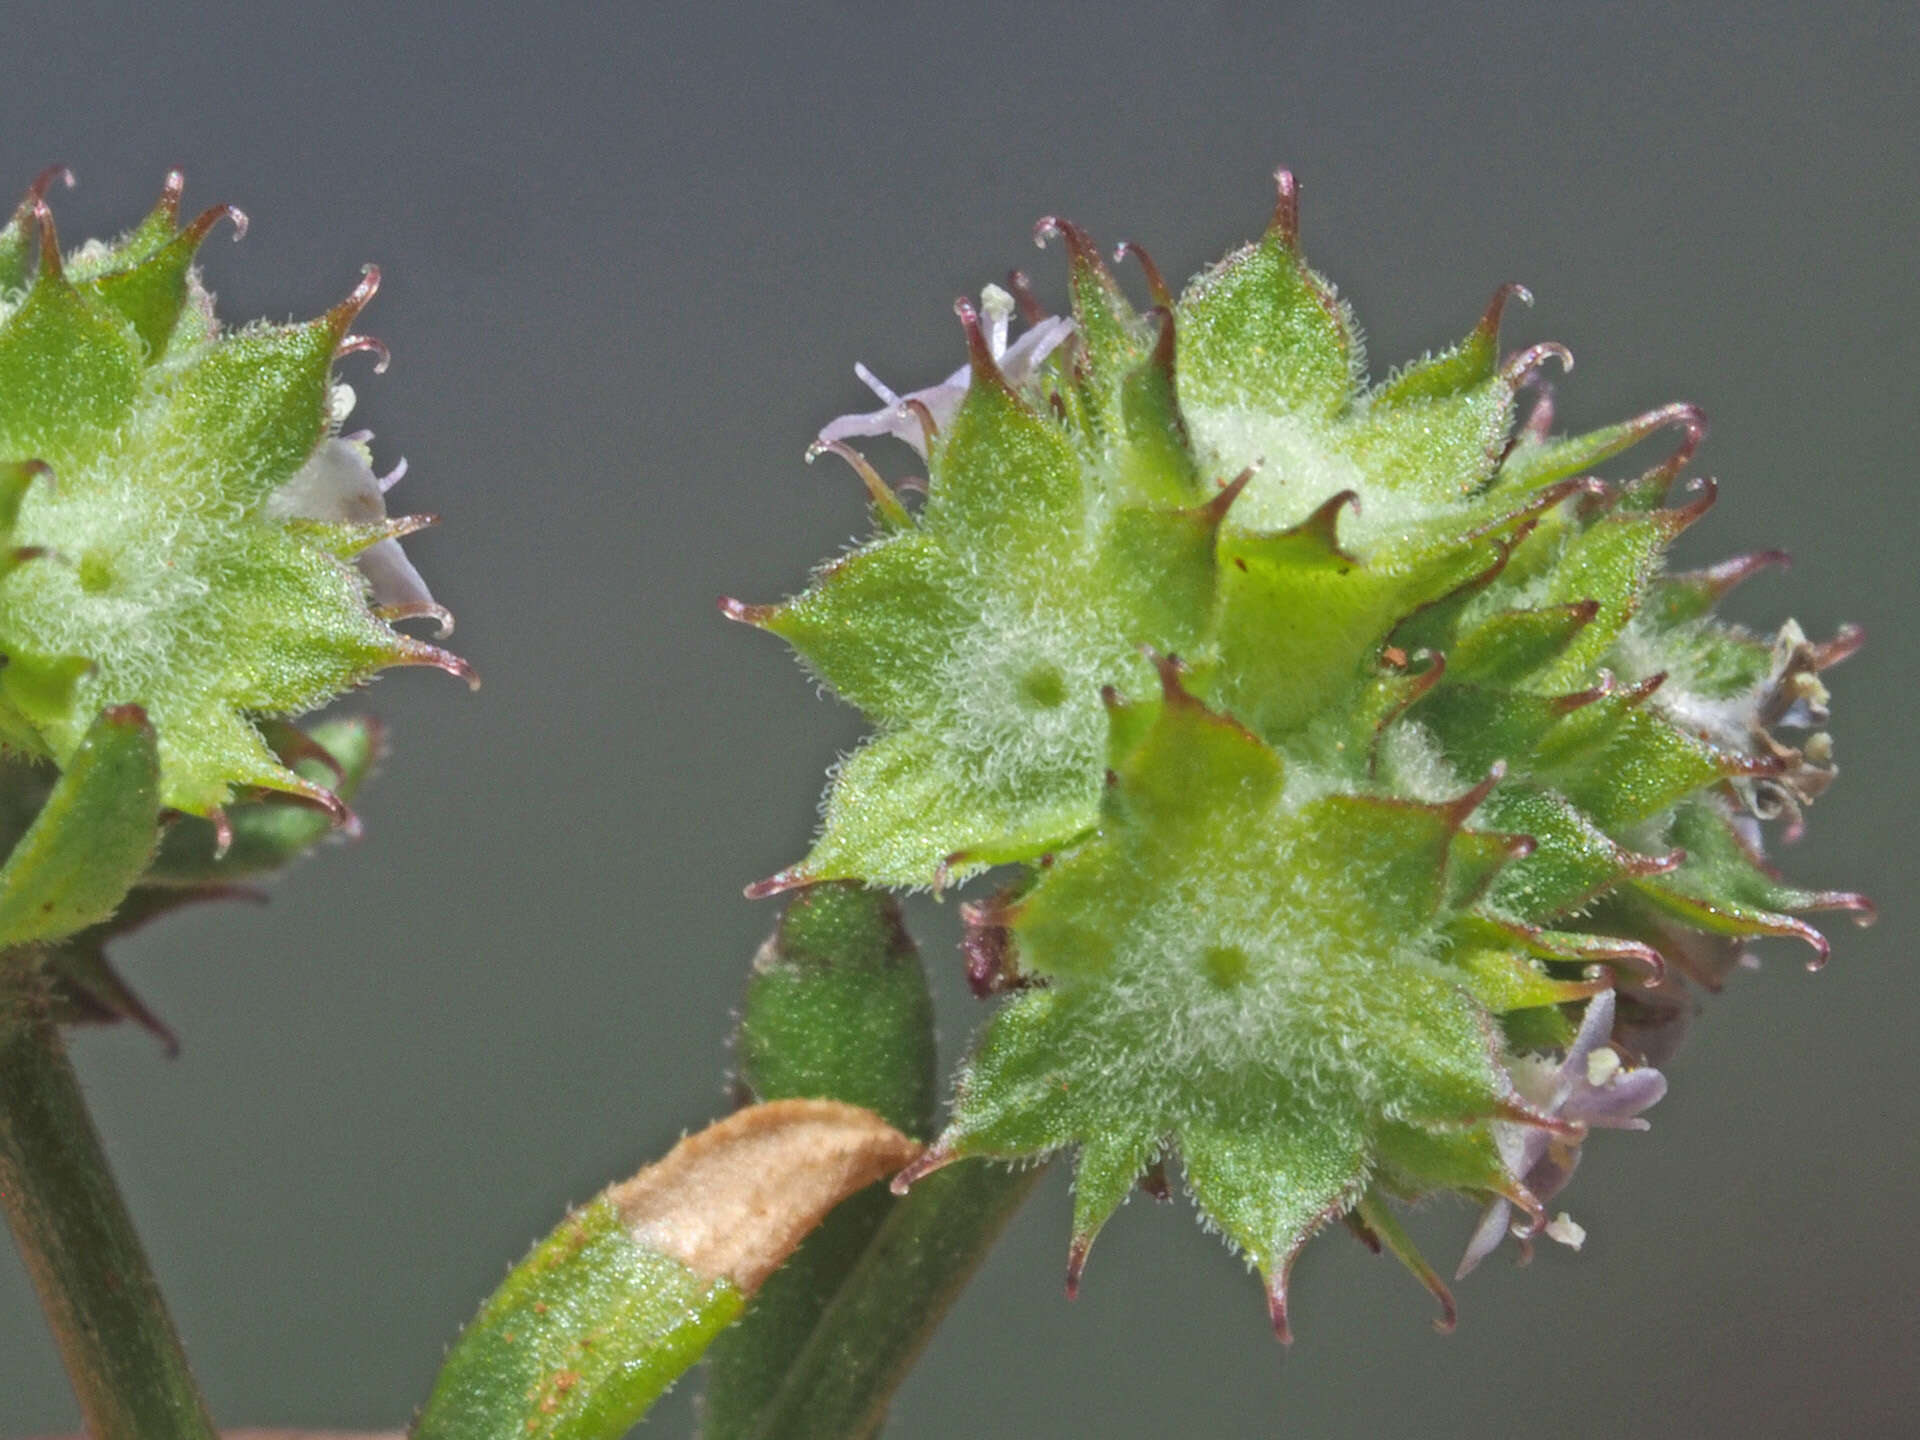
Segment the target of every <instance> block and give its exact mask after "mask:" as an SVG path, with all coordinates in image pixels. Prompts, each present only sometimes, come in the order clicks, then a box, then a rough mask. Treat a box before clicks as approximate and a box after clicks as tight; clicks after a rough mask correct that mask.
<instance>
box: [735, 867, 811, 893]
mask: <svg viewBox="0 0 1920 1440" xmlns="http://www.w3.org/2000/svg"><path fill="white" fill-rule="evenodd" d="M812 883H813V877H812V876H811V875H809V874H807V872H806V871H804V870H802V869H800V868H799V867H798V866H789V867H788V868H787V869H785V870H780V871H776V872H775V873H774V874H772V875H769V876H768V877H767V878H766V879H764V880H756V881H754V882H753V883H752V884H751V885H747V886H744V887H742V889H741V891H740V893H741V894H742V895H745V896H746V897H747V899H749V900H767V899H771V898H772V897H773V896H775V895H784V894H786V892H787V891H789V890H799V889H801V888H803V887H805V886H807V885H811V884H812Z"/></svg>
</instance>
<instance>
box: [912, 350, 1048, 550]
mask: <svg viewBox="0 0 1920 1440" xmlns="http://www.w3.org/2000/svg"><path fill="white" fill-rule="evenodd" d="M931 460H932V463H931V469H932V476H931V484H930V488H929V492H928V496H927V503H926V506H925V508H924V509H923V510H922V512H921V524H922V526H923V527H924V528H925V529H926V531H927V532H928V533H929V534H930V535H934V536H937V537H939V539H940V540H941V541H942V542H943V543H944V544H945V545H947V546H948V547H949V548H950V549H951V550H952V551H954V552H955V553H956V554H960V555H965V556H969V557H972V560H973V563H975V564H977V565H978V566H981V567H983V568H985V567H990V569H989V573H991V572H993V571H999V572H1005V571H1008V570H1018V569H1019V568H1022V567H1025V566H1030V565H1035V564H1045V563H1048V557H1059V556H1061V555H1063V554H1069V553H1071V552H1072V550H1073V549H1075V548H1077V546H1078V545H1079V544H1080V543H1081V542H1082V540H1083V538H1084V534H1083V532H1084V529H1085V526H1086V510H1085V503H1086V496H1085V492H1084V490H1083V488H1082V478H1081V474H1080V461H1079V457H1078V456H1077V455H1076V454H1075V452H1074V448H1073V446H1072V444H1071V443H1070V442H1069V441H1068V439H1067V437H1066V435H1065V434H1064V433H1063V432H1062V431H1061V430H1060V429H1059V427H1057V426H1056V425H1054V424H1053V423H1051V422H1050V421H1048V420H1046V419H1044V418H1042V417H1041V416H1039V415H1037V414H1035V413H1034V412H1033V411H1032V410H1031V409H1029V408H1028V406H1027V404H1026V402H1025V401H1023V400H1022V399H1020V397H1019V396H1017V395H1015V394H1014V393H1013V392H1012V391H1011V390H1009V389H1008V388H1007V386H1006V382H1005V381H1004V380H1003V379H1001V378H1000V376H999V372H998V371H997V370H995V371H989V372H987V373H986V375H985V376H984V377H983V375H981V374H979V373H976V374H975V376H974V380H973V383H972V384H971V385H969V386H968V387H967V394H966V398H965V399H964V400H962V401H961V403H960V410H959V413H958V414H956V415H955V416H954V418H953V426H952V428H951V429H950V430H949V431H948V432H947V434H945V435H944V436H942V437H941V439H940V442H939V443H938V445H937V446H936V448H935V450H934V453H933V455H932V457H931Z"/></svg>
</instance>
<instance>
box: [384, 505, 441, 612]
mask: <svg viewBox="0 0 1920 1440" xmlns="http://www.w3.org/2000/svg"><path fill="white" fill-rule="evenodd" d="M406 518H407V519H409V520H414V519H419V520H424V519H429V518H431V517H429V516H424V515H420V516H414V515H409V516H407V517H406ZM373 613H374V614H376V615H378V616H379V617H380V618H381V619H382V620H385V621H386V622H387V623H388V624H390V625H391V624H394V623H396V622H398V621H402V620H431V621H433V624H434V631H433V637H434V639H436V640H444V639H446V638H447V637H448V636H449V635H451V634H453V612H452V611H451V610H449V609H447V607H446V606H444V605H441V604H437V603H436V602H434V601H432V600H414V601H410V602H408V603H407V604H405V605H382V606H381V607H380V608H379V609H378V610H375V611H374V612H373Z"/></svg>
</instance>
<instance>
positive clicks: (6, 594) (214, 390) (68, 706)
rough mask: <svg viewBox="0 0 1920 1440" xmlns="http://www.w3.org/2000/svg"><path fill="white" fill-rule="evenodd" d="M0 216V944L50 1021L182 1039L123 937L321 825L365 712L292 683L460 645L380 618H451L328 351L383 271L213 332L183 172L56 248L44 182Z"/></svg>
mask: <svg viewBox="0 0 1920 1440" xmlns="http://www.w3.org/2000/svg"><path fill="white" fill-rule="evenodd" d="M61 178H65V179H66V180H67V181H68V183H71V177H70V176H67V175H66V174H65V172H64V171H62V170H59V169H55V170H50V171H48V172H47V173H46V174H44V175H42V176H41V177H40V178H39V180H37V181H36V182H35V183H34V185H33V186H32V187H31V188H30V189H29V190H28V192H27V196H26V199H25V200H24V201H22V202H21V204H20V206H19V207H18V208H17V209H16V210H15V211H14V213H13V215H12V218H11V220H10V221H9V222H8V223H7V224H6V225H5V226H4V227H0V963H11V962H12V961H14V960H15V958H16V957H24V958H25V959H26V960H27V961H29V962H30V963H32V964H34V965H35V966H36V967H37V969H38V970H39V972H40V973H41V974H42V975H43V976H44V977H45V980H46V983H47V986H48V987H49V999H50V1001H51V1004H52V1009H53V1013H54V1014H55V1015H56V1016H57V1017H58V1018H60V1019H62V1020H66V1021H87V1020H108V1019H131V1020H134V1021H137V1022H138V1023H140V1024H142V1025H145V1026H146V1027H148V1028H149V1029H151V1030H153V1031H154V1032H155V1033H157V1034H159V1035H160V1036H161V1037H162V1039H163V1040H165V1041H166V1042H167V1043H168V1044H169V1045H171V1044H172V1037H171V1035H170V1034H169V1033H168V1032H167V1031H166V1029H165V1027H164V1026H163V1025H161V1024H160V1022H159V1021H158V1020H157V1019H156V1018H155V1017H154V1016H153V1014H152V1013H151V1012H150V1011H149V1010H148V1009H147V1007H146V1006H145V1005H143V1004H142V1003H141V1002H140V1000H139V999H138V997H137V996H135V994H134V993H133V991H132V990H131V989H130V988H129V987H128V986H127V985H126V983H125V982H124V981H123V980H122V979H121V978H120V977H119V976H118V975H117V974H116V973H115V972H114V970H113V968H112V967H111V965H109V963H108V960H107V955H106V947H107V944H108V942H109V941H111V940H112V939H113V938H114V937H116V936H117V935H119V934H121V933H123V932H124V931H126V930H128V929H131V928H133V927H134V926H136V925H139V924H141V923H143V922H144V921H146V920H148V919H151V918H153V917H154V916H155V915H158V914H160V913H163V912H164V911H166V910H169V909H172V908H174V907H176V906H178V905H181V904H185V903H189V902H191V901H194V900H200V899H209V898H219V897H224V896H231V895H235V894H241V893H246V892H245V891H244V889H243V888H242V882H244V881H247V880H250V879H252V878H254V877H256V876H259V875H261V874H263V873H265V872H268V871H271V870H274V869H277V868H279V867H280V866H282V865H284V864H286V863H288V862H289V861H291V860H292V859H293V858H295V857H296V856H298V855H299V854H301V853H302V852H304V851H305V850H307V849H308V848H310V847H311V846H312V845H314V844H315V843H317V842H318V841H319V840H320V839H321V838H322V837H323V836H324V835H325V833H326V832H327V831H328V830H329V829H330V828H343V829H347V830H349V831H350V830H351V829H352V827H353V824H354V822H353V817H352V814H351V812H350V811H349V810H348V808H347V802H348V801H349V800H350V799H351V798H352V795H353V793H354V790H355V789H356V788H357V786H358V785H359V783H360V781H361V780H362V779H363V778H364V777H365V776H366V774H367V772H368V770H369V769H370V768H371V766H372V765H373V763H374V761H375V760H376V759H377V756H378V752H379V731H378V727H377V726H375V725H374V724H373V723H372V722H370V721H366V720H340V719H336V720H329V721H324V722H322V723H320V724H318V725H315V726H314V727H312V728H311V729H310V730H302V729H299V728H297V727H295V726H294V725H293V724H292V723H290V718H289V717H292V716H296V715H299V714H301V713H303V712H305V711H308V710H311V709H313V708H315V707H317V706H319V705H321V704H323V703H324V702H326V701H327V700H330V699H331V698H333V697H334V696H335V695H337V694H339V693H340V692H341V691H343V690H345V689H348V688H350V687H353V686H356V685H358V684H360V683H362V682H363V681H365V680H367V679H369V678H370V677H371V676H372V675H373V674H375V673H376V672H377V671H379V670H381V669H383V668H385V667H386V666H389V665H432V666H437V667H439V668H441V669H444V670H449V671H452V672H453V673H455V674H459V675H463V676H466V677H467V678H469V679H471V678H472V677H471V672H470V671H469V670H468V669H467V666H466V664H465V662H463V661H461V660H460V659H458V658H457V657H456V656H454V655H452V654H450V653H448V652H447V651H445V650H442V649H439V648H438V647H436V646H433V645H429V644H426V643H425V642H423V641H421V640H418V639H415V638H413V637H411V636H408V635H405V634H402V633H401V632H400V631H398V630H397V629H395V628H394V623H395V622H398V621H402V620H406V619H410V618H415V617H426V618H430V619H433V620H436V621H438V622H439V625H440V630H441V633H442V634H443V635H444V634H445V633H446V631H447V630H448V629H449V628H450V626H451V623H452V617H451V616H449V615H448V613H447V612H446V611H445V610H444V609H443V608H441V607H440V606H439V605H437V604H435V603H434V600H433V597H432V595H431V594H430V593H429V592H428V590H427V588H426V585H425V584H424V582H423V581H422V580H421V578H420V576H419V574H418V573H417V572H416V571H415V570H414V568H413V566H412V565H411V563H409V561H408V559H407V557H406V555H405V554H404V553H403V552H402V550H401V548H400V543H399V537H401V536H402V535H405V534H407V533H409V532H410V531H412V530H415V529H418V528H419V527H420V526H421V525H423V524H426V523H429V520H430V517H427V516H402V517H399V518H395V519H388V518H387V515H386V510H385V505H384V502H383V499H382V496H383V494H384V492H385V490H386V488H387V487H388V486H390V485H391V484H392V483H393V482H394V481H395V480H397V479H399V478H400V475H401V474H402V473H404V470H405V465H404V462H403V463H402V464H401V465H400V466H399V467H397V468H396V469H395V470H394V471H393V472H392V473H390V474H389V475H387V476H385V477H380V476H376V475H375V473H374V471H373V467H372V464H371V455H370V452H369V450H368V445H367V442H368V439H369V438H370V437H369V436H367V435H366V434H364V433H359V434H351V435H342V434H340V433H339V431H340V422H341V421H342V420H343V419H344V418H345V417H346V414H347V412H348V411H349V410H350V409H351V407H352V403H353V394H352V391H351V390H349V389H348V388H347V387H346V386H344V385H338V384H336V383H335V382H334V377H333V367H334V362H335V360H336V359H337V358H338V357H340V356H341V355H344V354H348V353H351V352H353V351H356V350H373V351H375V352H377V353H378V354H379V355H380V357H381V360H382V363H383V364H384V358H385V351H384V347H382V346H381V345H380V343H379V342H378V341H376V340H372V339H369V338H366V337H364V336H358V335H354V334H352V333H350V329H351V326H352V322H353V320H354V318H355V316H356V315H358V313H359V312H360V310H361V308H362V307H363V306H364V305H365V304H366V303H367V301H368V300H369V299H371V298H372V295H373V292H374V288H375V285H376V283H377V281H378V275H377V273H376V272H375V271H373V270H372V269H371V267H369V269H368V270H367V272H366V275H365V276H364V278H363V279H362V281H361V283H360V285H359V286H358V287H357V288H356V289H355V290H354V292H353V293H352V294H351V295H349V296H348V297H347V298H346V299H345V300H343V301H342V302H341V303H340V304H339V305H337V306H335V307H334V308H333V309H332V310H329V311H328V312H327V313H326V314H325V315H323V316H321V317H320V318H319V319H318V320H314V321H310V322H308V323H306V324H296V325H285V326H267V325H258V326H249V327H247V328H244V329H241V330H238V331H228V330H226V329H224V328H223V327H222V326H221V325H220V323H219V322H218V321H217V320H216V319H215V318H214V313H213V300H212V297H211V296H210V295H209V294H208V293H207V291H206V289H205V288H204V287H203V286H202V284H201V282H200V278H199V275H198V273H197V271H196V270H195V268H194V256H195V253H196V251H197V250H198V248H199V246H200V243H201V242H202V241H203V240H204V239H205V238H206V236H207V235H208V233H209V232H210V231H211V230H212V229H213V228H214V226H215V225H217V224H218V223H219V222H220V221H222V220H227V221H230V222H231V223H232V224H233V226H234V228H235V230H236V231H237V232H244V230H245V228H246V217H245V216H244V215H242V214H241V213H240V212H239V211H237V210H235V209H233V208H232V207H230V206H217V207H215V208H214V209H211V210H208V211H206V212H205V213H204V214H202V215H200V216H199V217H198V218H196V219H194V220H192V221H191V222H189V223H187V224H185V225H182V224H181V222H180V215H179V207H180V195H181V189H182V179H181V176H180V175H179V174H178V173H177V172H176V173H174V174H171V175H169V176H168V177H167V180H166V184H165V186H164V188H163V190H162V192H161V195H160V200H159V203H158V204H157V205H156V206H155V207H154V209H153V211H152V212H151V213H150V214H149V215H148V216H147V217H146V218H145V219H144V220H142V221H141V222H140V224H139V225H137V226H136V227H135V228H134V229H133V230H131V231H129V232H128V233H127V234H126V235H124V236H122V237H121V238H120V239H118V240H116V241H114V242H112V243H111V244H101V243H98V242H93V243H89V244H87V245H84V246H82V247H81V248H80V249H78V250H76V251H73V252H71V253H66V252H63V251H62V249H61V247H60V244H59V241H58V238H57V237H56V235H55V232H54V224H53V218H52V215H51V214H50V212H49V210H48V208H47V203H46V192H47V189H48V187H49V185H50V184H51V183H52V182H53V181H55V180H56V179H61Z"/></svg>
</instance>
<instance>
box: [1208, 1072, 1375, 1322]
mask: <svg viewBox="0 0 1920 1440" xmlns="http://www.w3.org/2000/svg"><path fill="white" fill-rule="evenodd" d="M1179 1143H1180V1153H1181V1155H1182V1157H1183V1159H1184V1161H1185V1165H1186V1171H1187V1183H1188V1185H1189V1186H1191V1187H1192V1189H1193V1196H1194V1200H1195V1202H1196V1203H1197V1204H1198V1205H1199V1206H1200V1208H1201V1210H1202V1211H1203V1212H1205V1214H1206V1216H1207V1218H1208V1219H1209V1220H1210V1221H1212V1223H1213V1224H1215V1225H1217V1226H1218V1227H1219V1228H1220V1230H1221V1232H1222V1233H1223V1234H1224V1235H1225V1236H1226V1237H1227V1239H1228V1240H1229V1241H1230V1242H1231V1243H1232V1244H1233V1245H1234V1246H1236V1247H1237V1248H1239V1249H1240V1250H1243V1251H1244V1252H1245V1253H1246V1255H1247V1257H1248V1258H1249V1259H1250V1260H1252V1261H1253V1263H1254V1264H1255V1265H1257V1266H1258V1267H1259V1269H1260V1273H1261V1274H1262V1275H1263V1276H1264V1277H1265V1278H1266V1282H1267V1299H1268V1306H1269V1309H1270V1310H1271V1312H1272V1315H1273V1322H1274V1328H1275V1330H1277V1331H1278V1332H1279V1334H1280V1337H1281V1339H1283V1340H1289V1339H1291V1338H1292V1333H1291V1329H1290V1322H1289V1320H1288V1316H1287V1281H1288V1277H1289V1274H1290V1272H1291V1271H1292V1269H1293V1262H1294V1259H1295V1257H1296V1256H1298V1255H1299V1253H1300V1251H1301V1249H1302V1248H1303V1247H1304V1246H1305V1245H1306V1243H1307V1241H1309V1240H1310V1239H1312V1238H1313V1236H1314V1234H1315V1233H1316V1232H1317V1231H1318V1230H1319V1229H1320V1227H1321V1226H1323V1225H1325V1224H1326V1223H1327V1222H1328V1221H1329V1220H1331V1219H1333V1218H1334V1217H1335V1216H1337V1215H1339V1214H1341V1213H1343V1212H1344V1211H1345V1210H1346V1209H1347V1208H1348V1207H1350V1206H1351V1205H1352V1204H1353V1203H1354V1201H1355V1200H1356V1199H1358V1197H1359V1193H1360V1191H1361V1189H1362V1188H1363V1186H1364V1184H1365V1177H1366V1168H1367V1143H1366V1134H1365V1131H1364V1130H1363V1129H1362V1128H1361V1126H1360V1124H1359V1121H1358V1117H1356V1116H1353V1115H1342V1114H1340V1113H1339V1112H1338V1111H1337V1110H1334V1109H1332V1108H1329V1107H1326V1106H1320V1105H1315V1106H1310V1107H1296V1108H1282V1109H1279V1110H1277V1111H1275V1112H1271V1113H1269V1114H1266V1115H1262V1116H1259V1117H1257V1118H1256V1117H1255V1116H1252V1115H1247V1114H1245V1113H1244V1112H1242V1113H1239V1114H1236V1113H1234V1112H1233V1111H1232V1110H1230V1109H1226V1108H1225V1107H1223V1110H1222V1113H1221V1115H1220V1116H1219V1118H1217V1119H1196V1120H1192V1121H1189V1122H1188V1123H1187V1124H1185V1125H1183V1126H1182V1127H1181V1129H1180V1136H1179Z"/></svg>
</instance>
